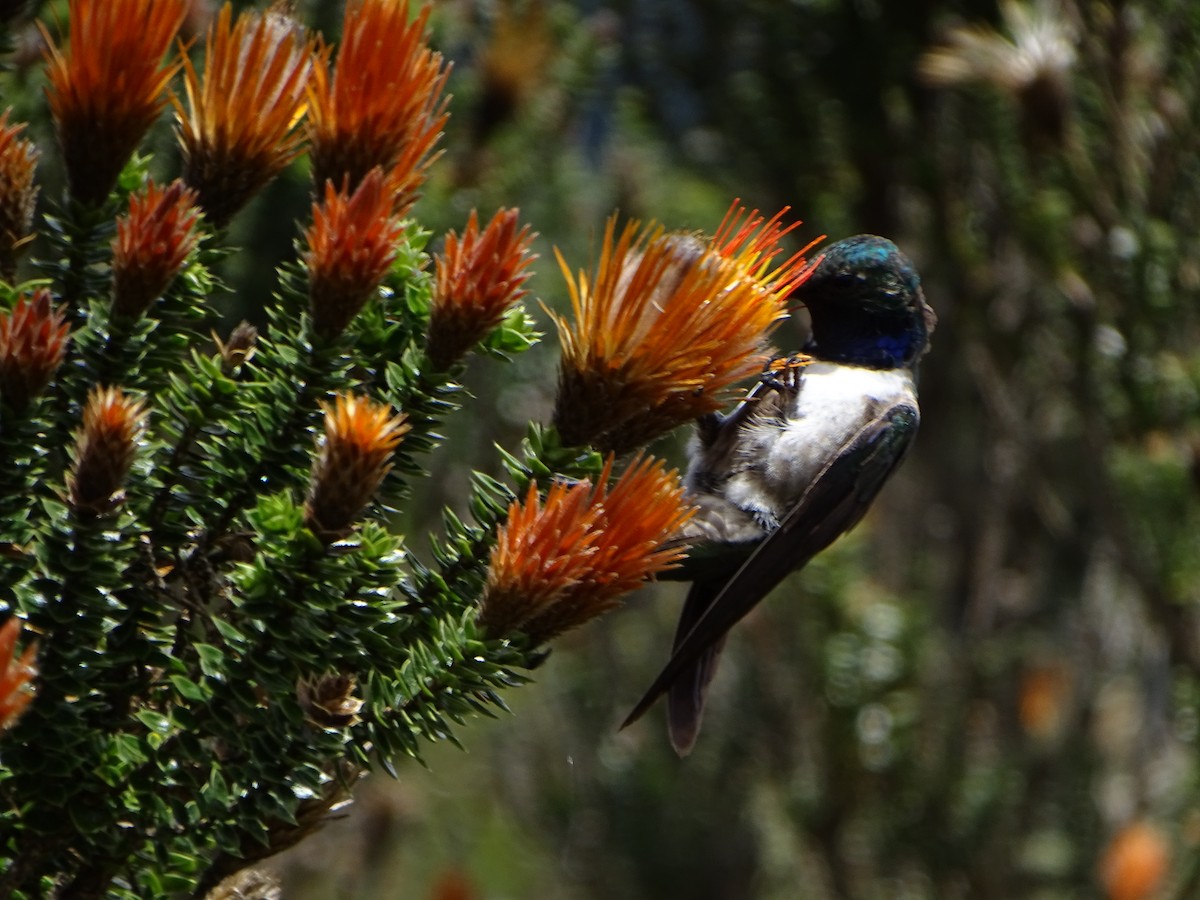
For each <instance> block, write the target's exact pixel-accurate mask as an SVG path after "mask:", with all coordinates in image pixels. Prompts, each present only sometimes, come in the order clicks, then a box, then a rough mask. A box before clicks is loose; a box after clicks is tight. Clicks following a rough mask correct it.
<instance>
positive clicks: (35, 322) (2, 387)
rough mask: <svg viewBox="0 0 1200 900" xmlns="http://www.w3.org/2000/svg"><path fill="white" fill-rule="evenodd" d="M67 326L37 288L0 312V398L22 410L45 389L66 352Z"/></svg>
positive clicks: (61, 316) (48, 296) (45, 295)
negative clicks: (7, 309) (8, 308)
mask: <svg viewBox="0 0 1200 900" xmlns="http://www.w3.org/2000/svg"><path fill="white" fill-rule="evenodd" d="M70 328H71V326H70V325H68V324H67V322H66V321H65V320H64V317H63V314H62V313H61V312H60V311H59V310H56V309H55V308H54V305H53V304H52V303H51V302H50V292H49V291H48V290H46V289H45V288H38V289H37V290H36V291H34V292H33V294H32V295H31V296H29V297H28V298H26V297H22V298H21V299H19V300H18V301H17V305H16V306H14V307H13V308H12V311H11V312H3V313H0V399H2V400H3V401H4V402H5V403H6V404H7V405H8V406H9V407H10V408H12V409H14V410H23V409H25V407H27V406H28V405H29V402H30V401H31V400H33V398H34V397H36V396H37V395H38V394H40V393H41V392H42V391H44V390H45V389H46V386H47V385H48V384H49V383H50V380H51V379H52V378H53V377H54V373H55V372H56V371H58V367H59V365H61V363H62V360H63V355H64V354H65V353H66V352H67V334H68V332H69V331H70Z"/></svg>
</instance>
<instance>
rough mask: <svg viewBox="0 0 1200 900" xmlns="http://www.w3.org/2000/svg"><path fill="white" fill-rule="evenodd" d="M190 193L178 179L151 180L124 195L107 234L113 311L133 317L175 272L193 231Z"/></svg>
mask: <svg viewBox="0 0 1200 900" xmlns="http://www.w3.org/2000/svg"><path fill="white" fill-rule="evenodd" d="M195 201H196V194H195V192H194V191H192V190H191V189H190V188H187V187H185V186H184V184H183V182H181V181H178V180H176V181H173V182H171V183H170V184H169V185H168V186H167V187H166V188H160V187H158V186H157V185H156V184H154V182H152V181H151V182H148V183H147V184H146V186H145V187H144V188H143V189H142V190H141V191H138V192H137V193H135V194H132V195H130V197H129V214H128V215H126V216H122V217H121V218H120V219H118V220H117V236H116V238H114V239H113V300H112V311H113V315H116V316H125V317H129V318H137V317H138V316H141V315H142V314H143V313H145V312H146V310H147V309H149V308H150V304H151V303H153V302H154V301H155V300H157V299H158V298H159V297H160V296H162V293H163V291H165V290H166V289H167V286H168V285H169V284H170V283H171V280H172V279H173V278H174V277H175V276H176V275H177V274H179V270H180V269H182V268H183V264H184V262H186V261H187V258H188V254H190V253H191V252H192V250H193V249H194V248H195V246H196V242H197V240H198V239H199V236H198V235H197V233H196V223H197V221H198V220H199V217H200V213H199V211H198V210H197V209H196V207H195V205H194V204H195Z"/></svg>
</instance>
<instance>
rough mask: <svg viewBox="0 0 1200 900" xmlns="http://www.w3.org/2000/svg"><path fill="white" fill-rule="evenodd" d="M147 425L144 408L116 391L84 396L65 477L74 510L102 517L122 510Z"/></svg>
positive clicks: (109, 389)
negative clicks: (73, 450)
mask: <svg viewBox="0 0 1200 900" xmlns="http://www.w3.org/2000/svg"><path fill="white" fill-rule="evenodd" d="M145 421H146V409H145V406H144V405H143V404H142V402H141V401H140V400H135V399H133V398H131V397H128V396H126V395H125V394H124V392H122V391H121V389H120V388H116V387H96V388H93V389H92V391H91V393H89V394H88V399H87V403H86V404H85V406H84V408H83V427H82V428H81V429H80V430H79V434H78V436H77V437H76V440H75V453H74V462H73V463H72V465H71V471H70V472H69V473H68V475H67V491H68V494H69V498H70V502H71V505H72V506H73V507H74V508H75V509H76V510H78V511H80V512H83V513H88V514H91V515H103V514H105V513H108V512H111V511H112V510H113V509H115V508H116V507H117V506H119V505H120V504H121V502H122V501H123V500H124V491H123V488H124V486H125V479H126V477H127V476H128V475H129V468H130V466H132V465H133V457H134V454H135V452H136V451H137V441H138V435H139V434H140V432H141V430H142V427H143V425H144V424H145Z"/></svg>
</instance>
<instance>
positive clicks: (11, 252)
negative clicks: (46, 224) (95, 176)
mask: <svg viewBox="0 0 1200 900" xmlns="http://www.w3.org/2000/svg"><path fill="white" fill-rule="evenodd" d="M11 112H12V110H11V109H6V110H5V111H4V114H3V115H0V277H3V278H4V279H5V280H7V281H13V280H14V279H15V277H16V272H17V254H18V253H19V251H20V249H21V247H22V246H24V245H25V244H26V243H28V242H29V239H30V236H31V235H30V227H31V225H32V223H33V210H34V205H35V204H36V203H37V195H38V189H37V186H36V185H34V183H33V176H34V172H35V169H36V164H37V158H38V151H37V148H36V147H35V146H34V145H33V142H32V141H29V140H26V139H24V138H22V137H21V136H20V135H21V132H22V131H24V130H25V125H24V123H22V122H17V123H14V124H12V125H10V124H9V123H8V116H9V114H10V113H11Z"/></svg>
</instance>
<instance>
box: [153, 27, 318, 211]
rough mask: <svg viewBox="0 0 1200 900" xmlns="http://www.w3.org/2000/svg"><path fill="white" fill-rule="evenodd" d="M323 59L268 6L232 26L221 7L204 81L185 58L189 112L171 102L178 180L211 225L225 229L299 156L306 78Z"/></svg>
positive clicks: (211, 36)
mask: <svg viewBox="0 0 1200 900" xmlns="http://www.w3.org/2000/svg"><path fill="white" fill-rule="evenodd" d="M321 58H323V54H318V53H317V52H316V50H315V40H314V38H313V37H311V36H309V35H308V34H306V32H305V30H304V29H303V28H302V27H300V26H299V25H298V24H297V23H296V22H294V21H293V20H292V19H290V18H289V17H288V16H286V15H285V14H284V13H282V12H280V11H279V10H278V9H276V8H272V9H271V10H269V11H267V12H266V13H258V12H254V11H251V10H247V11H246V12H243V13H242V14H241V15H239V16H238V18H237V22H236V23H234V22H233V13H232V10H231V7H230V5H229V4H228V3H226V4H225V5H224V6H223V7H222V8H221V12H220V13H219V14H218V16H217V19H216V21H215V22H214V23H213V25H212V26H211V27H210V28H209V31H208V36H207V41H206V44H205V49H204V76H203V78H202V77H200V76H199V75H198V74H197V73H196V69H195V67H194V66H193V65H192V63H191V61H190V60H185V61H184V89H185V92H186V95H187V108H186V109H185V108H184V104H183V103H182V102H181V101H180V100H179V98H174V104H175V111H176V117H177V119H178V122H179V141H180V144H181V145H182V147H183V179H184V181H185V182H187V184H188V185H189V186H190V187H192V188H193V189H194V190H195V191H196V193H197V195H198V196H199V202H200V206H201V207H202V208H203V209H204V212H205V215H206V216H207V217H208V219H209V221H210V222H212V223H213V224H214V225H217V226H221V225H224V224H226V223H227V222H228V221H229V220H230V219H231V218H232V217H233V215H234V214H235V213H236V212H237V211H238V210H240V209H241V208H242V207H243V206H244V205H245V204H246V203H247V202H248V201H249V200H250V198H251V197H253V196H254V195H255V194H256V193H258V192H259V191H260V190H261V189H262V188H263V187H264V186H265V185H266V184H267V182H269V181H270V180H271V179H272V178H274V177H275V176H276V175H278V174H279V172H280V171H281V170H282V169H283V168H284V167H285V166H286V165H287V164H288V163H289V162H291V161H292V160H293V159H295V157H296V155H297V154H298V153H299V152H300V143H301V140H302V138H303V132H302V131H301V130H300V129H299V128H297V126H298V125H299V123H300V120H301V118H302V117H303V115H304V111H305V108H306V104H307V89H308V81H309V78H310V76H311V75H312V73H313V68H314V64H315V63H316V61H317V60H318V59H321Z"/></svg>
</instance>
